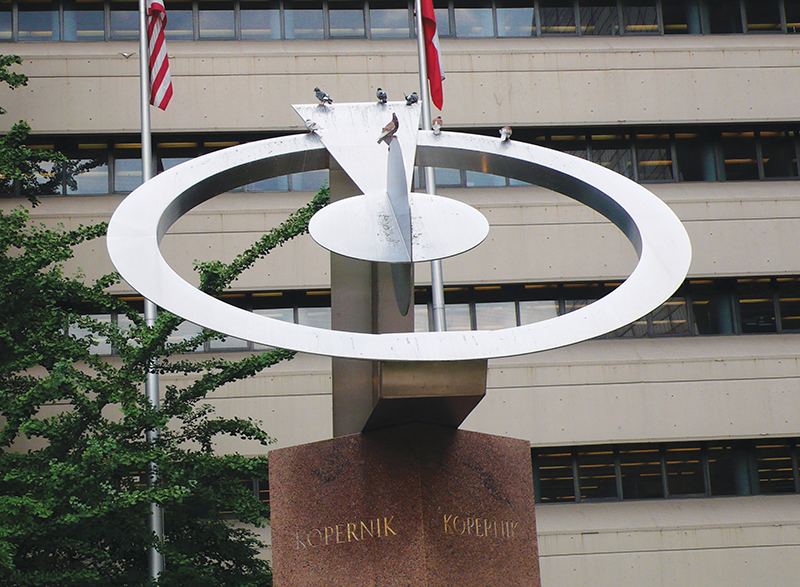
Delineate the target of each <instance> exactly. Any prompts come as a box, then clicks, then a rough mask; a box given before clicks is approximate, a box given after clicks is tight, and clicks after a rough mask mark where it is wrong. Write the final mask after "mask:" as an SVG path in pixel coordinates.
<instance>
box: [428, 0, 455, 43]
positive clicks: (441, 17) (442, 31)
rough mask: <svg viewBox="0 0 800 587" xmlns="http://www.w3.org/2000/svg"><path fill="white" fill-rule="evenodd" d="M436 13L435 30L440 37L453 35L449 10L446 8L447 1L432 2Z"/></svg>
mask: <svg viewBox="0 0 800 587" xmlns="http://www.w3.org/2000/svg"><path fill="white" fill-rule="evenodd" d="M433 5H434V7H435V8H434V12H435V13H436V31H437V32H438V33H439V36H440V37H451V36H453V27H451V26H450V11H449V10H448V9H447V2H442V1H441V0H437V1H435V2H434V3H433Z"/></svg>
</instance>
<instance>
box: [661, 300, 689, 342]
mask: <svg viewBox="0 0 800 587" xmlns="http://www.w3.org/2000/svg"><path fill="white" fill-rule="evenodd" d="M652 319H653V334H654V335H655V336H668V335H672V334H689V309H688V306H687V305H686V298H684V297H674V298H670V299H669V300H667V301H666V302H664V303H663V304H662V305H661V306H659V307H658V308H656V309H655V310H654V311H653V313H652Z"/></svg>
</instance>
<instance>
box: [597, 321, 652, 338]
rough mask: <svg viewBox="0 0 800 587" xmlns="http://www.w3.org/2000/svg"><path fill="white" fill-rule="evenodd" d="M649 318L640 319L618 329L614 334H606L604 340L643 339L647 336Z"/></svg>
mask: <svg viewBox="0 0 800 587" xmlns="http://www.w3.org/2000/svg"><path fill="white" fill-rule="evenodd" d="M647 331H648V327H647V318H646V317H644V318H640V319H639V320H636V321H635V322H631V323H630V324H628V325H626V326H623V327H622V328H617V329H616V330H615V331H614V332H611V333H609V334H606V335H605V337H604V338H641V337H643V336H647Z"/></svg>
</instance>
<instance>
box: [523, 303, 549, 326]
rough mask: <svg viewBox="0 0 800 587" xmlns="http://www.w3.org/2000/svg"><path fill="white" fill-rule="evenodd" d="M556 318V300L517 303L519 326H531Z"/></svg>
mask: <svg viewBox="0 0 800 587" xmlns="http://www.w3.org/2000/svg"><path fill="white" fill-rule="evenodd" d="M556 316H558V302H557V301H556V300H525V301H521V302H520V303H519V322H520V324H532V323H534V322H541V321H542V320H549V319H550V318H555V317H556Z"/></svg>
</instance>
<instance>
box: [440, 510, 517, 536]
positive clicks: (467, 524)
mask: <svg viewBox="0 0 800 587" xmlns="http://www.w3.org/2000/svg"><path fill="white" fill-rule="evenodd" d="M443 521H444V533H445V534H457V535H462V536H464V535H467V536H476V537H477V538H507V539H511V538H516V537H517V534H518V531H517V528H518V527H519V522H514V521H512V520H490V519H488V518H475V517H470V516H464V517H462V516H454V515H453V514H444V517H443Z"/></svg>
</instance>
